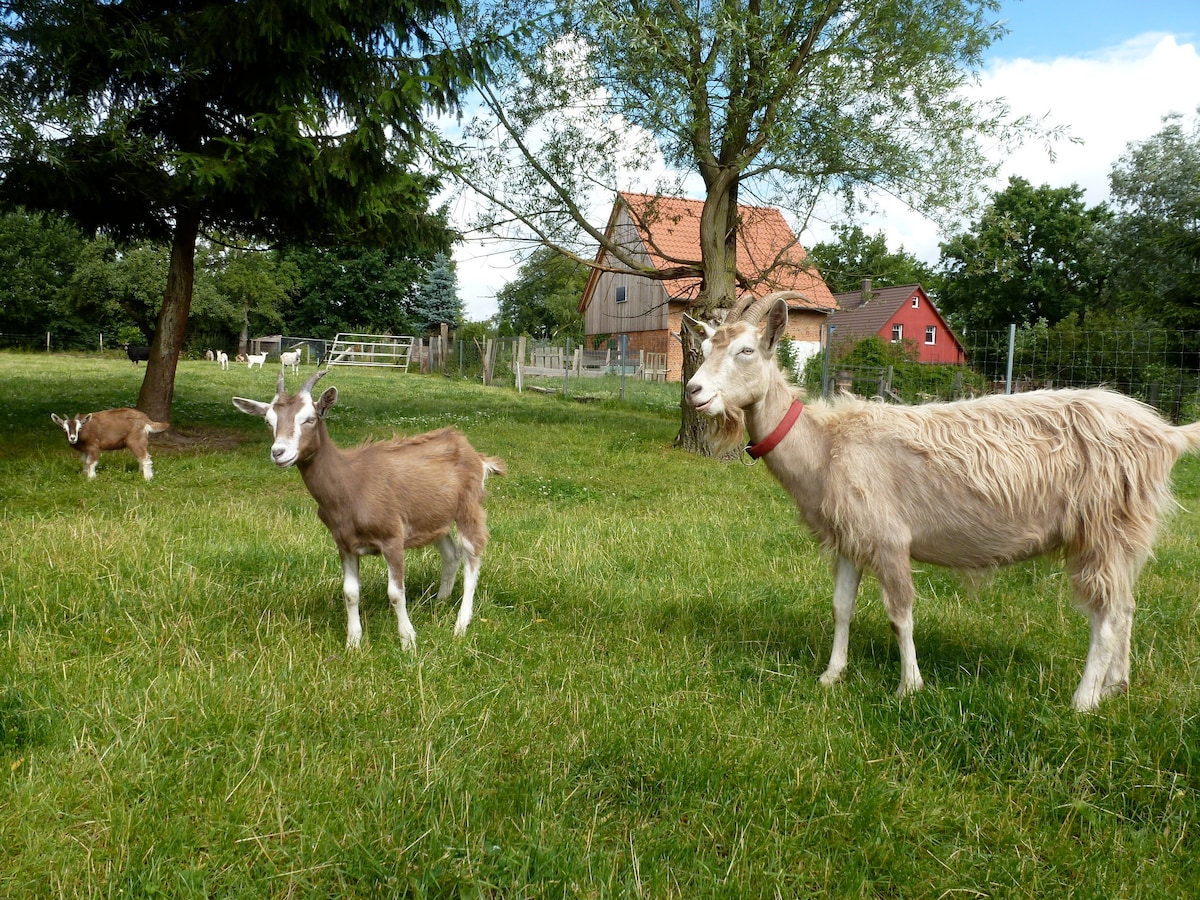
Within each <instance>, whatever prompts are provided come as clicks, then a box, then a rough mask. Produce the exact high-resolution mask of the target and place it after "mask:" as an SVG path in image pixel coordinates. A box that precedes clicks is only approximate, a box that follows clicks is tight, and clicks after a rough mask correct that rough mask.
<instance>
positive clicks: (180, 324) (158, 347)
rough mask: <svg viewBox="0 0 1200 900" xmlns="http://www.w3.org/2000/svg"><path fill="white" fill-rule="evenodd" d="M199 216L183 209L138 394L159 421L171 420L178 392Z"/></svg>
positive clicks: (142, 404) (142, 405)
mask: <svg viewBox="0 0 1200 900" xmlns="http://www.w3.org/2000/svg"><path fill="white" fill-rule="evenodd" d="M199 233H200V219H199V217H198V216H197V215H195V214H194V213H190V212H183V213H180V214H179V216H178V217H177V218H176V221H175V234H174V237H173V238H172V240H171V268H170V270H169V271H168V272H167V289H166V291H165V292H164V293H163V304H162V310H161V311H160V312H159V314H158V329H157V330H156V331H155V332H154V340H152V341H151V342H150V358H149V359H148V360H146V377H145V378H144V379H142V390H141V393H139V394H138V401H137V408H138V409H140V410H141V411H142V412H144V413H145V414H146V415H148V416H149V417H150V418H151V419H153V420H154V421H156V422H169V421H171V400H172V398H173V397H174V395H175V369H176V367H177V366H178V365H179V353H180V351H181V350H182V349H183V339H184V336H185V335H186V334H187V321H188V314H189V312H190V311H191V308H192V285H193V282H194V280H195V259H196V238H197V236H198V235H199Z"/></svg>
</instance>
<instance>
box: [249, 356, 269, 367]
mask: <svg viewBox="0 0 1200 900" xmlns="http://www.w3.org/2000/svg"><path fill="white" fill-rule="evenodd" d="M266 361H267V354H265V353H248V354H246V368H247V369H253V368H254V367H255V366H258V367H259V368H260V369H261V368H262V367H263V363H265V362H266Z"/></svg>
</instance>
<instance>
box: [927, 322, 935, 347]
mask: <svg viewBox="0 0 1200 900" xmlns="http://www.w3.org/2000/svg"><path fill="white" fill-rule="evenodd" d="M925 343H927V344H936V343H937V326H936V325H926V326H925Z"/></svg>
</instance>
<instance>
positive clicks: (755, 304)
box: [726, 291, 812, 325]
mask: <svg viewBox="0 0 1200 900" xmlns="http://www.w3.org/2000/svg"><path fill="white" fill-rule="evenodd" d="M779 300H809V298H808V295H806V294H804V293H802V292H801V291H775V292H774V293H772V294H767V296H765V297H759V298H758V299H757V300H751V301H750V302H748V303H747V302H742V303H739V304H738V305H737V306H735V307H734V308H733V311H732V312H730V314H729V318H728V319H727V320H726V321H729V322H748V323H749V324H751V325H756V324H758V320H759V319H761V318H762V317H763V315H765V314H766V311H767V310H768V309H770V308H771V307H772V306H774V305H775V303H776V302H777V301H779ZM809 302H810V303H811V302H812V301H811V300H809ZM735 313H736V315H735Z"/></svg>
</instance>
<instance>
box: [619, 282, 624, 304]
mask: <svg viewBox="0 0 1200 900" xmlns="http://www.w3.org/2000/svg"><path fill="white" fill-rule="evenodd" d="M617 302H618V303H624V302H625V288H624V286H621V287H619V288H617Z"/></svg>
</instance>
